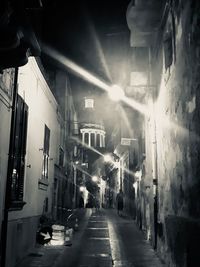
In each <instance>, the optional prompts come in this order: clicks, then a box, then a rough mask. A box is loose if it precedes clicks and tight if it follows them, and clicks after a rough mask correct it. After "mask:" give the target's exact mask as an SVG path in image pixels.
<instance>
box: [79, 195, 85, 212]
mask: <svg viewBox="0 0 200 267" xmlns="http://www.w3.org/2000/svg"><path fill="white" fill-rule="evenodd" d="M79 208H80V209H83V208H84V199H83V196H80V199H79Z"/></svg>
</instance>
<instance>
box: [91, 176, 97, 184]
mask: <svg viewBox="0 0 200 267" xmlns="http://www.w3.org/2000/svg"><path fill="white" fill-rule="evenodd" d="M92 181H93V182H95V183H96V182H97V181H98V177H97V176H96V175H94V176H92Z"/></svg>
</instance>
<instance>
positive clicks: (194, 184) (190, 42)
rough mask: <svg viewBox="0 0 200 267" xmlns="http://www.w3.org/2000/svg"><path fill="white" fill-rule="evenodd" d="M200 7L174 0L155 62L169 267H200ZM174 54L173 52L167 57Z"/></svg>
mask: <svg viewBox="0 0 200 267" xmlns="http://www.w3.org/2000/svg"><path fill="white" fill-rule="evenodd" d="M199 8H200V5H199V2H198V1H174V6H172V9H171V10H170V11H169V13H168V17H167V21H166V24H165V27H164V32H163V33H162V35H161V36H163V38H162V39H161V40H160V43H158V44H157V45H158V47H159V52H158V54H157V57H156V58H155V63H157V64H154V66H155V65H157V66H159V67H160V66H162V71H161V72H160V71H159V70H156V68H155V73H154V75H155V78H157V81H158V82H159V83H160V86H159V92H158V98H157V100H156V108H157V112H156V125H157V163H158V197H159V199H158V204H159V211H158V221H159V223H160V224H161V225H162V226H163V229H164V231H163V235H161V236H160V237H158V248H157V249H158V251H159V252H160V255H161V257H163V258H165V260H166V262H167V263H168V264H169V265H170V266H181V267H183V266H199V265H200V263H199V262H198V263H197V260H198V257H197V255H198V253H196V249H195V246H197V245H198V243H199V240H200V239H199V234H200V231H199V224H198V221H199V218H200V198H199V195H200V164H199V158H200V142H199V141H200V138H199V132H200V127H199V121H200V97H199V94H200V93H199V92H200V76H199V73H200V46H199V44H200V31H199V28H198V27H199V26H198V25H199V20H200V15H199V14H200V12H199V10H200V9H199ZM169 31H171V32H172V64H171V65H169V66H167V67H166V64H165V63H166V54H165V53H168V52H169V51H168V52H166V50H165V44H164V42H165V39H164V38H165V35H166V34H167V33H168V32H169ZM167 56H169V55H167Z"/></svg>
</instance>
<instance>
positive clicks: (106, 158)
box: [103, 154, 112, 162]
mask: <svg viewBox="0 0 200 267" xmlns="http://www.w3.org/2000/svg"><path fill="white" fill-rule="evenodd" d="M103 158H104V161H105V162H110V161H112V157H111V156H110V155H109V154H107V155H104V156H103Z"/></svg>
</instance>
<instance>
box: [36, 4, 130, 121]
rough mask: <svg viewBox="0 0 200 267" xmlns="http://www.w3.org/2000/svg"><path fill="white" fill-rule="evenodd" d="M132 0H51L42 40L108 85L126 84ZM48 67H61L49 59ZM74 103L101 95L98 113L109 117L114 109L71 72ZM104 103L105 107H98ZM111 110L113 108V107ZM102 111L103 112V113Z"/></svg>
mask: <svg viewBox="0 0 200 267" xmlns="http://www.w3.org/2000/svg"><path fill="white" fill-rule="evenodd" d="M129 2H130V0H118V1H116V0H115V1H114V0H109V1H108V0H101V1H100V0H99V1H92V0H84V1H83V0H82V1H81V0H78V1H71V0H70V1H65V3H64V1H59V0H58V1H51V2H49V3H48V5H47V6H45V8H44V10H43V16H42V28H41V27H40V38H41V41H42V42H43V43H45V44H47V45H48V46H50V47H53V48H54V49H56V50H57V51H59V52H60V53H62V54H63V55H64V56H66V57H67V58H69V59H70V60H72V61H73V62H75V63H76V64H78V65H79V66H81V67H83V68H84V69H86V70H88V71H89V72H91V73H92V74H94V75H95V76H96V77H98V78H100V79H101V80H103V81H105V82H107V83H109V84H114V83H115V84H119V85H121V86H125V85H126V84H127V81H128V79H127V77H126V75H125V73H126V67H127V59H128V47H129V30H128V27H127V23H126V10H127V6H128V4H129ZM43 59H45V63H46V65H47V66H48V67H53V68H54V67H58V66H57V65H56V62H53V64H52V61H51V60H50V61H49V60H46V57H44V56H43ZM67 71H68V75H69V76H70V82H71V87H72V91H73V94H74V96H75V104H76V105H77V106H80V102H81V101H82V99H83V97H84V96H86V95H88V94H94V95H97V96H98V100H99V103H98V102H97V103H96V104H97V109H96V112H99V113H100V115H102V116H103V117H104V118H105V119H106V120H108V121H109V116H110V114H111V113H112V112H110V111H111V110H113V105H112V103H110V102H109V99H108V97H107V95H106V94H105V93H103V91H102V90H100V89H99V88H96V87H95V86H94V85H91V84H90V83H87V82H85V81H83V79H81V78H79V77H77V76H76V75H74V74H72V73H71V72H70V71H69V70H67ZM102 103H104V107H105V108H104V110H102V108H99V106H100V107H101V106H102ZM110 109H111V110H110ZM101 113H102V114H101Z"/></svg>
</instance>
